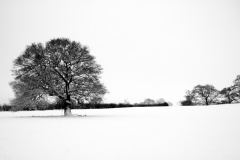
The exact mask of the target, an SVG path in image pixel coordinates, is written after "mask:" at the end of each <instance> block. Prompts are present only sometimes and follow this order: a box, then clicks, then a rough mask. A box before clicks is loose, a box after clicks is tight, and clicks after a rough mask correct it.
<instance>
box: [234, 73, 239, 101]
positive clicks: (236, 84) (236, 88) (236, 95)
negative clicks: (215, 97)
mask: <svg viewBox="0 0 240 160" xmlns="http://www.w3.org/2000/svg"><path fill="white" fill-rule="evenodd" d="M233 83H234V84H233V86H232V90H233V93H234V100H235V101H236V102H238V103H240V75H238V76H237V78H236V79H235V80H234V81H233Z"/></svg>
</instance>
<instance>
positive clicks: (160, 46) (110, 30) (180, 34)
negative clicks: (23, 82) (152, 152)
mask: <svg viewBox="0 0 240 160" xmlns="http://www.w3.org/2000/svg"><path fill="white" fill-rule="evenodd" d="M58 37H65V38H69V39H70V40H75V41H78V42H80V43H81V44H83V45H87V46H88V47H89V48H90V50H91V54H92V55H94V56H95V57H96V61H97V63H99V64H100V65H101V66H102V68H103V74H102V76H101V77H102V78H101V81H102V82H103V83H104V84H105V86H106V87H107V89H108V91H109V93H108V94H106V96H105V102H116V103H119V102H124V100H125V99H126V100H128V101H129V102H131V103H135V102H142V101H143V100H144V99H145V98H151V99H158V98H164V99H165V100H166V101H170V102H172V103H174V104H176V103H177V102H179V101H180V100H182V99H184V95H185V91H186V90H189V89H192V88H193V87H194V86H195V85H198V84H202V85H204V84H212V85H214V86H215V87H216V88H217V89H219V90H220V89H222V88H223V87H227V86H230V85H232V81H233V80H234V79H235V78H236V76H237V75H239V74H240V0H215V1H213V0H206V1H203V0H201V1H187V0H180V1H177V0H176V1H174V0H169V1H168V0H119V1H116V0H76V1H74V0H65V1H63V0H38V1H36V0H21V1H17V0H1V1H0V54H1V57H0V73H1V78H0V89H1V91H0V104H3V103H8V102H9V100H10V99H11V98H13V97H14V94H13V92H12V90H11V88H10V86H9V82H10V81H12V80H13V77H12V76H11V74H12V72H11V69H12V66H13V63H12V62H13V60H14V59H15V58H17V56H19V55H20V54H21V52H23V51H24V49H25V47H26V45H30V44H31V43H33V42H41V43H45V42H46V41H49V40H50V39H52V38H58Z"/></svg>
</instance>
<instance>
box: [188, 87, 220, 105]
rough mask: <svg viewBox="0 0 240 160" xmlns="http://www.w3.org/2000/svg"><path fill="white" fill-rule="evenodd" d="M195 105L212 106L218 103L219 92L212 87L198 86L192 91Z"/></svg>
mask: <svg viewBox="0 0 240 160" xmlns="http://www.w3.org/2000/svg"><path fill="white" fill-rule="evenodd" d="M192 96H193V103H194V104H197V105H211V104H216V103H217V102H218V97H219V91H218V90H217V89H215V87H214V86H212V85H208V84H207V85H197V86H195V87H194V88H193V91H192Z"/></svg>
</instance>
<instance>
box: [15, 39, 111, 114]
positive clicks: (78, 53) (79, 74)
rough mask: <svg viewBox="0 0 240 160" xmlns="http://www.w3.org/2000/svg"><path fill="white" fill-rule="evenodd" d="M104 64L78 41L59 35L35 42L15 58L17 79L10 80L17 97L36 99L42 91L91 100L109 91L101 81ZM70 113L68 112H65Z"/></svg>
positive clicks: (69, 97)
mask: <svg viewBox="0 0 240 160" xmlns="http://www.w3.org/2000/svg"><path fill="white" fill-rule="evenodd" d="M101 71H102V68H101V66H100V65H99V64H97V63H96V61H95V57H94V56H92V55H90V53H89V49H88V47H86V46H82V45H81V44H80V43H79V42H75V41H70V40H69V39H67V38H57V39H52V40H50V41H48V42H46V44H45V45H43V44H41V43H37V44H36V43H33V44H31V45H29V46H27V47H26V49H25V51H24V52H23V53H22V54H21V55H20V56H19V57H17V59H15V61H14V69H13V73H14V76H15V80H14V81H13V82H12V83H11V85H12V87H13V90H14V92H15V95H16V97H23V96H24V97H26V96H27V97H29V98H30V99H31V100H34V101H36V100H37V99H38V98H39V97H41V96H42V95H49V96H56V97H58V98H59V99H61V100H62V101H63V102H65V103H66V105H65V106H66V108H65V110H67V109H68V110H69V108H70V106H69V104H70V101H71V100H76V101H78V102H82V101H91V100H92V99H99V98H102V97H103V95H104V94H105V93H106V92H107V90H106V88H105V86H104V85H103V84H102V83H101V82H100V80H99V79H100V76H99V75H100V74H101ZM66 114H67V113H66Z"/></svg>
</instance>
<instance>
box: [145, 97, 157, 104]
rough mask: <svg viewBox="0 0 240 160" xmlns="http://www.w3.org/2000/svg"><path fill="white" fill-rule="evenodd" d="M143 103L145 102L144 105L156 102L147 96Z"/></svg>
mask: <svg viewBox="0 0 240 160" xmlns="http://www.w3.org/2000/svg"><path fill="white" fill-rule="evenodd" d="M142 104H144V105H152V104H155V101H154V100H152V99H150V98H147V99H145V100H144V101H143V102H142Z"/></svg>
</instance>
